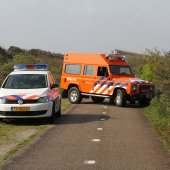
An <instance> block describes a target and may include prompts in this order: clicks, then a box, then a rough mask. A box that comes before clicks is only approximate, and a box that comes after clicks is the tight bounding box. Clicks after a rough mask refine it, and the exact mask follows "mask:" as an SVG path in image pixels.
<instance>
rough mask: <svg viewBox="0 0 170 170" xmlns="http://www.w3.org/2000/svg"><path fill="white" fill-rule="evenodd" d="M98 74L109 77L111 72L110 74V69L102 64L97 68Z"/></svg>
mask: <svg viewBox="0 0 170 170" xmlns="http://www.w3.org/2000/svg"><path fill="white" fill-rule="evenodd" d="M97 76H104V77H108V76H109V74H108V69H107V67H101V66H99V67H98V70H97Z"/></svg>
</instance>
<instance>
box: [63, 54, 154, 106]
mask: <svg viewBox="0 0 170 170" xmlns="http://www.w3.org/2000/svg"><path fill="white" fill-rule="evenodd" d="M61 88H62V89H63V96H66V97H68V98H69V100H70V102H71V103H80V102H81V100H82V98H87V97H88V96H91V99H92V100H93V101H94V102H95V103H101V102H103V100H104V99H105V98H110V102H111V103H115V104H116V105H117V106H123V105H125V103H126V101H129V102H130V103H135V101H139V103H140V104H141V105H148V104H149V102H150V100H151V99H152V97H153V95H154V91H155V90H154V89H155V86H154V84H153V83H150V82H148V81H145V80H141V79H138V78H135V77H134V75H133V74H132V72H131V68H130V66H129V64H128V63H127V62H126V61H125V56H120V55H118V54H117V52H116V51H115V52H114V53H113V54H109V55H107V54H81V53H67V54H65V55H64V63H63V70H62V76H61Z"/></svg>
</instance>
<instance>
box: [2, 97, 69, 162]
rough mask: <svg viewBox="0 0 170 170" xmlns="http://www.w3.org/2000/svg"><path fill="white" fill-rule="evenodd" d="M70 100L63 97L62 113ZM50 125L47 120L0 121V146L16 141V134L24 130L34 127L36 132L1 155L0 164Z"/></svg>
mask: <svg viewBox="0 0 170 170" xmlns="http://www.w3.org/2000/svg"><path fill="white" fill-rule="evenodd" d="M70 105H71V104H70V102H69V101H68V99H62V113H63V112H64V111H66V110H67V109H68V108H69V106H70ZM49 126H50V125H49V124H46V122H39V121H38V120H35V121H34V119H33V120H31V121H28V120H23V121H21V120H9V121H6V122H4V123H2V122H1V123H0V146H2V145H4V144H9V143H12V142H16V137H15V134H16V133H18V132H24V131H26V130H29V129H34V130H35V133H34V134H32V135H31V136H30V137H28V138H26V139H24V140H22V141H20V142H19V143H18V144H17V145H16V146H15V147H14V148H11V150H10V151H9V152H7V153H6V154H5V155H3V156H0V164H1V163H3V162H5V161H6V160H7V159H8V158H9V157H11V156H12V155H14V154H15V153H16V151H18V150H19V149H20V148H22V147H23V146H25V145H26V144H27V143H28V142H30V141H31V140H32V139H33V138H34V137H36V136H37V135H38V134H41V133H42V132H43V131H44V130H45V129H47V128H48V127H49Z"/></svg>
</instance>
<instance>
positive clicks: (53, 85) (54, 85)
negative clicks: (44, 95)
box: [51, 83, 59, 89]
mask: <svg viewBox="0 0 170 170" xmlns="http://www.w3.org/2000/svg"><path fill="white" fill-rule="evenodd" d="M58 87H59V84H58V83H54V84H52V85H51V89H53V88H58Z"/></svg>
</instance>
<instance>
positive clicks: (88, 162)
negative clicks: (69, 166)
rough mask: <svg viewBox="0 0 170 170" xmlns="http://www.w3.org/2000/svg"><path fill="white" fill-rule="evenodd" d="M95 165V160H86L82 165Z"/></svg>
mask: <svg viewBox="0 0 170 170" xmlns="http://www.w3.org/2000/svg"><path fill="white" fill-rule="evenodd" d="M95 163H96V161H95V160H86V161H84V164H86V165H94V164H95Z"/></svg>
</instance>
